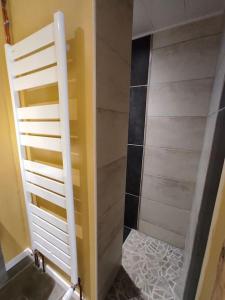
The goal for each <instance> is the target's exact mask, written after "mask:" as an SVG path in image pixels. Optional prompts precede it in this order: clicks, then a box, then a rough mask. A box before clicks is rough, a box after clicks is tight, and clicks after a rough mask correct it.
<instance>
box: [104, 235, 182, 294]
mask: <svg viewBox="0 0 225 300" xmlns="http://www.w3.org/2000/svg"><path fill="white" fill-rule="evenodd" d="M183 260H184V255H183V250H181V249H179V248H176V247H174V246H171V245H169V244H167V243H165V242H162V241H159V240H157V239H154V238H152V237H149V236H147V235H145V234H143V233H140V232H138V231H136V230H132V231H131V232H130V234H129V236H128V237H127V239H126V241H125V242H124V244H123V256H122V267H121V270H120V271H119V273H118V275H117V277H116V279H115V282H114V285H113V286H112V288H111V290H110V291H109V294H108V295H107V297H106V300H117V299H118V300H126V299H132V300H155V299H162V300H179V299H180V297H179V295H178V294H179V291H180V290H181V287H182V286H181V282H180V281H181V279H180V278H181V273H182V266H183Z"/></svg>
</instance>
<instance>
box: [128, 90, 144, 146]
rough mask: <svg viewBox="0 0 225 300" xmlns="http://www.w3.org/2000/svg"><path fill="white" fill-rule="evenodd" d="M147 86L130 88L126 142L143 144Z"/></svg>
mask: <svg viewBox="0 0 225 300" xmlns="http://www.w3.org/2000/svg"><path fill="white" fill-rule="evenodd" d="M146 94H147V87H146V86H141V87H133V88H131V89H130V113H129V127H128V128H129V129H128V143H129V144H137V145H143V140H144V127H145V107H146Z"/></svg>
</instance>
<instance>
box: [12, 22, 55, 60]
mask: <svg viewBox="0 0 225 300" xmlns="http://www.w3.org/2000/svg"><path fill="white" fill-rule="evenodd" d="M53 41H54V25H53V23H51V24H49V25H47V26H45V27H44V28H42V29H41V30H39V31H37V32H35V33H33V34H32V35H30V36H28V37H27V38H25V39H23V40H22V41H19V42H18V43H16V44H14V45H13V46H12V57H13V58H14V59H16V58H19V57H21V56H24V55H26V54H28V53H31V52H33V51H35V50H37V49H39V48H41V47H44V46H46V45H48V44H50V43H52V42H53Z"/></svg>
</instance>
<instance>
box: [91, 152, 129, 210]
mask: <svg viewBox="0 0 225 300" xmlns="http://www.w3.org/2000/svg"><path fill="white" fill-rule="evenodd" d="M126 165H127V159H126V157H123V158H120V159H118V160H116V161H114V162H112V163H110V164H109V165H106V166H104V167H102V168H99V169H98V186H97V193H98V199H99V202H98V203H99V209H98V214H99V216H102V215H103V214H105V213H106V212H107V211H108V210H110V209H111V208H112V206H113V205H115V203H117V202H118V201H121V199H123V198H124V195H125V181H126Z"/></svg>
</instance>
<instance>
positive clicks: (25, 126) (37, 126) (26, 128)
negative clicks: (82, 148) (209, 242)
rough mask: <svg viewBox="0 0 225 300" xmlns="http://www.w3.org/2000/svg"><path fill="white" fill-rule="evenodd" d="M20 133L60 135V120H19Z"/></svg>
mask: <svg viewBox="0 0 225 300" xmlns="http://www.w3.org/2000/svg"><path fill="white" fill-rule="evenodd" d="M19 130H20V132H21V133H33V134H43V135H60V134H61V132H60V122H19Z"/></svg>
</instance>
